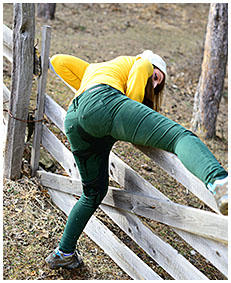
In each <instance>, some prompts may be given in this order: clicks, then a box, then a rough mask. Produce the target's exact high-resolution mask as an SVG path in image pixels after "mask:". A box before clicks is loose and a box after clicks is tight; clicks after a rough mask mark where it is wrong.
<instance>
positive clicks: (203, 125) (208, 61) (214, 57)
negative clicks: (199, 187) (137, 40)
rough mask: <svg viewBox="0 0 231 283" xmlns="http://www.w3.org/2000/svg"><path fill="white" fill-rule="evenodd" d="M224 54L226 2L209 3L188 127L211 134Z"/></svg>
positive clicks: (219, 96) (217, 110) (219, 99)
mask: <svg viewBox="0 0 231 283" xmlns="http://www.w3.org/2000/svg"><path fill="white" fill-rule="evenodd" d="M227 54H228V4H226V3H225V4H222V3H218V4H215V3H213V4H211V5H210V11H209V17H208V24H207V31H206V38H205V43H204V57H203V62H202V69H201V75H200V79H199V83H198V86H197V90H196V94H195V97H194V113H193V119H192V121H191V122H192V130H193V131H194V132H198V133H200V134H202V135H203V136H204V137H205V138H206V139H211V138H213V137H215V134H216V120H217V115H218V112H219V105H220V101H221V97H222V91H223V86H224V78H225V72H226V65H227Z"/></svg>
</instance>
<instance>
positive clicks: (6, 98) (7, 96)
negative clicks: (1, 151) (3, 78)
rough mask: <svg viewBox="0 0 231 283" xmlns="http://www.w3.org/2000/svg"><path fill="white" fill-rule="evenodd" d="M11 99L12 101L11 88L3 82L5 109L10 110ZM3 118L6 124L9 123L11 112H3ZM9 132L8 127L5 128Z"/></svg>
mask: <svg viewBox="0 0 231 283" xmlns="http://www.w3.org/2000/svg"><path fill="white" fill-rule="evenodd" d="M9 101H10V90H9V89H8V88H7V87H6V85H5V84H4V83H3V103H4V104H3V109H4V110H8V109H9ZM3 120H4V124H5V125H7V123H8V120H9V114H8V113H7V112H5V111H4V112H3ZM5 131H6V133H7V129H5Z"/></svg>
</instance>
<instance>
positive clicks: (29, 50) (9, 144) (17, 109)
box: [4, 3, 35, 179]
mask: <svg viewBox="0 0 231 283" xmlns="http://www.w3.org/2000/svg"><path fill="white" fill-rule="evenodd" d="M34 37H35V5H34V4H28V3H17V4H14V30H13V67H12V90H11V96H10V107H9V110H10V112H11V113H12V115H13V116H14V117H16V118H19V119H22V120H26V119H27V115H28V108H29V102H30V94H31V88H32V79H33V58H34ZM25 130H26V123H25V122H21V121H18V120H15V119H13V118H9V122H8V128H7V139H6V147H5V158H4V176H5V177H6V178H9V179H17V178H19V177H20V172H21V165H22V156H23V151H24V145H25Z"/></svg>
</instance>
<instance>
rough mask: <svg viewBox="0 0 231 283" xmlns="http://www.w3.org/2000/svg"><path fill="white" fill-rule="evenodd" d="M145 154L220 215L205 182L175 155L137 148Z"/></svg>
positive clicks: (158, 150)
mask: <svg viewBox="0 0 231 283" xmlns="http://www.w3.org/2000/svg"><path fill="white" fill-rule="evenodd" d="M137 148H139V149H140V150H141V151H142V152H143V153H144V154H146V155H147V156H149V157H150V158H151V159H152V160H153V161H155V162H156V163H157V164H158V166H160V167H161V168H162V169H163V170H164V171H166V172H167V173H168V174H169V175H170V176H172V177H173V178H174V179H176V180H177V181H179V182H180V183H181V184H182V185H183V186H184V187H186V188H187V189H189V190H190V191H191V192H192V193H193V194H194V195H196V196H197V197H198V198H199V199H201V200H202V201H203V202H204V203H206V204H207V205H208V206H209V207H210V208H212V209H213V210H214V211H216V212H217V213H220V211H219V209H218V207H217V204H216V201H215V200H214V197H213V195H212V194H211V193H210V191H209V190H208V189H206V187H205V185H204V184H203V182H201V181H200V180H199V179H198V178H197V177H195V176H194V175H193V174H192V173H190V172H189V171H188V170H187V169H186V168H185V167H184V165H183V164H182V163H181V161H180V160H179V159H178V157H177V156H176V155H175V154H172V153H170V152H166V151H164V150H161V149H155V150H153V149H152V148H148V147H144V146H137Z"/></svg>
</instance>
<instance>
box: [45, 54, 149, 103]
mask: <svg viewBox="0 0 231 283" xmlns="http://www.w3.org/2000/svg"><path fill="white" fill-rule="evenodd" d="M50 62H51V65H52V66H53V68H54V70H55V72H56V73H57V74H58V75H59V76H60V77H61V78H62V79H63V80H64V81H65V82H67V83H68V84H69V85H70V86H72V87H73V88H74V89H75V90H76V91H77V92H76V95H75V96H78V95H80V94H81V93H82V92H84V90H85V89H86V88H87V87H88V86H90V85H94V84H107V85H110V86H112V87H113V88H115V89H118V90H120V91H121V92H122V93H123V94H125V95H126V96H128V97H129V98H131V99H133V100H135V101H138V102H141V103H142V102H143V99H144V94H145V86H146V84H147V81H148V78H149V77H150V76H152V74H153V66H152V64H151V63H150V62H149V61H148V60H147V59H142V58H136V57H133V56H120V57H117V58H115V59H113V60H111V61H107V62H103V63H92V64H89V63H87V62H86V61H84V60H81V59H79V58H77V57H74V56H70V55H63V54H58V55H54V56H53V57H52V58H51V60H50Z"/></svg>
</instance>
